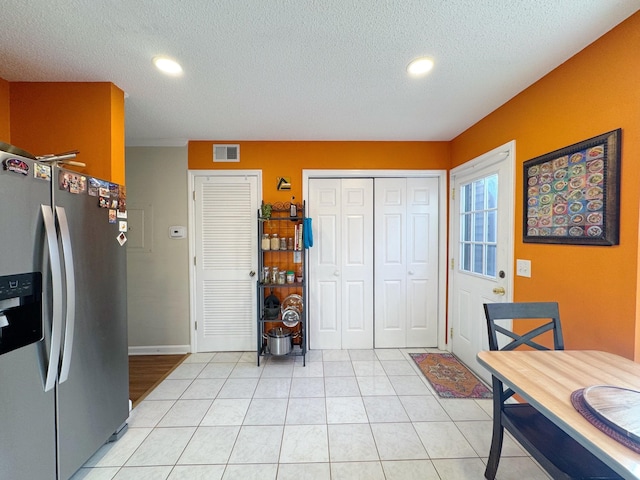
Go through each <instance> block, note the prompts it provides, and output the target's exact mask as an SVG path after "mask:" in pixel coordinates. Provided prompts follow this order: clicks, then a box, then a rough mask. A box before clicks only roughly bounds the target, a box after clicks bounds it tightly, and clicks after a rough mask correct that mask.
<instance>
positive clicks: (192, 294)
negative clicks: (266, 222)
mask: <svg viewBox="0 0 640 480" xmlns="http://www.w3.org/2000/svg"><path fill="white" fill-rule="evenodd" d="M187 174H188V175H187V177H188V178H187V181H188V182H189V184H188V191H187V195H188V197H187V205H188V215H189V216H188V218H189V220H188V221H189V225H188V227H187V229H188V232H189V233H188V235H189V345H190V353H193V352H195V351H196V317H195V312H196V286H195V285H196V269H195V264H194V257H195V254H196V238H195V221H196V219H195V214H196V212H195V186H196V177H242V176H245V177H256V178H257V181H258V191H257V193H256V198H257V200H258V204H257V205H255V210H256V215H257V212H258V208H260V202H262V170H187ZM256 221H257V217H256ZM253 255H254V260H255V263H256V264H257V263H258V252H257V250H256V251H255V252H254V253H253ZM256 322H257V319H256Z"/></svg>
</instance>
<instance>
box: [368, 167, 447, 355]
mask: <svg viewBox="0 0 640 480" xmlns="http://www.w3.org/2000/svg"><path fill="white" fill-rule="evenodd" d="M374 209H375V280H374V281H375V346H376V348H389V347H398V348H400V347H436V346H437V345H438V179H437V178H376V179H375V208H374Z"/></svg>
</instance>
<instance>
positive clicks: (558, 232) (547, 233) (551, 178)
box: [523, 129, 622, 245]
mask: <svg viewBox="0 0 640 480" xmlns="http://www.w3.org/2000/svg"><path fill="white" fill-rule="evenodd" d="M621 133H622V131H621V129H617V130H614V131H611V132H608V133H603V134H602V135H598V136H597V137H593V138H590V139H588V140H584V141H582V142H579V143H576V144H574V145H570V146H568V147H565V148H561V149H560V150H556V151H554V152H551V153H547V154H545V155H541V156H539V157H536V158H533V159H531V160H528V161H526V162H524V164H523V165H524V177H523V178H524V188H523V190H524V222H523V223H524V225H523V227H524V228H523V233H524V237H523V241H524V242H525V243H557V244H577V245H618V243H619V232H620V223H619V213H620V139H621V138H620V137H621Z"/></svg>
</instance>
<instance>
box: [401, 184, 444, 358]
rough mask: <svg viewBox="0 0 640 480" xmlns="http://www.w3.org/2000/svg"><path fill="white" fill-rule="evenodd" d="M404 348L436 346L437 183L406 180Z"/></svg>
mask: <svg viewBox="0 0 640 480" xmlns="http://www.w3.org/2000/svg"><path fill="white" fill-rule="evenodd" d="M406 212H407V264H406V268H407V297H406V298H407V331H406V346H407V347H428V346H437V344H438V338H437V336H438V283H437V281H438V180H437V179H435V178H408V179H407V205H406Z"/></svg>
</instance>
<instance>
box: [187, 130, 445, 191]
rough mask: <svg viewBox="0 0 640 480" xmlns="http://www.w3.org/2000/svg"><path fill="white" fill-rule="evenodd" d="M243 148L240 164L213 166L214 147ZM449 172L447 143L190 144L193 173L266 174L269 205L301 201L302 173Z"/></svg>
mask: <svg viewBox="0 0 640 480" xmlns="http://www.w3.org/2000/svg"><path fill="white" fill-rule="evenodd" d="M214 143H221V144H229V143H230V144H236V143H237V144H240V162H239V163H213V144H214ZM389 168H393V169H400V170H422V169H424V170H446V169H448V168H449V143H448V142H279V141H277V142H276V141H274V142H236V141H227V140H225V141H215V142H214V141H191V142H189V169H193V170H196V169H199V170H202V169H210V170H214V169H220V170H231V169H242V170H252V169H261V170H262V182H263V186H262V192H263V196H264V200H265V201H267V202H271V203H275V202H288V201H290V200H291V196H292V195H293V196H295V197H296V200H297V201H300V199H301V198H302V170H303V169H353V170H371V169H389ZM278 177H291V191H278V190H277V189H276V185H277V178H278Z"/></svg>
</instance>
